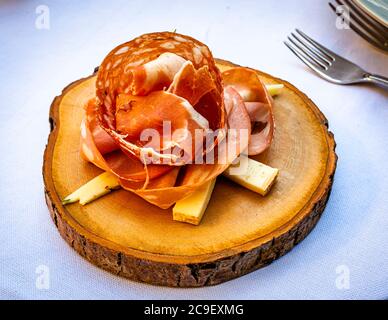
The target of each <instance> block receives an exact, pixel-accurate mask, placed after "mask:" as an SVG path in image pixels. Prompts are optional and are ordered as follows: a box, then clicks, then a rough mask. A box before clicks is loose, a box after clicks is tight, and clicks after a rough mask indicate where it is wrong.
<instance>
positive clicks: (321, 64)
mask: <svg viewBox="0 0 388 320" xmlns="http://www.w3.org/2000/svg"><path fill="white" fill-rule="evenodd" d="M291 35H292V36H294V38H296V37H295V35H294V34H293V33H291ZM287 39H288V40H289V41H290V42H291V43H292V44H293V45H294V46H295V47H297V48H298V49H299V50H300V51H302V52H303V53H304V54H305V55H306V56H307V57H309V58H310V59H311V60H312V61H314V62H315V64H317V65H319V66H320V67H321V68H322V69H325V70H327V68H328V65H326V64H325V63H324V62H323V61H321V60H320V59H319V58H317V57H316V56H315V55H313V54H312V53H311V51H310V50H308V49H307V50H306V49H305V48H304V47H302V46H301V45H299V44H298V43H297V42H295V41H294V39H293V38H291V37H290V36H288V37H287ZM296 39H297V38H296Z"/></svg>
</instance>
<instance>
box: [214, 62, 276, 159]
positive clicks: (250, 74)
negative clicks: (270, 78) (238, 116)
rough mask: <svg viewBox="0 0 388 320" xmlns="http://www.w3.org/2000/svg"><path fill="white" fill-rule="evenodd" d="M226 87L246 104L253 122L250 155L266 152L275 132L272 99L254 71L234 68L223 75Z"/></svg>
mask: <svg viewBox="0 0 388 320" xmlns="http://www.w3.org/2000/svg"><path fill="white" fill-rule="evenodd" d="M222 79H223V81H224V84H225V85H229V86H232V87H233V88H234V89H236V90H237V92H238V93H239V94H240V96H241V97H242V99H243V100H244V102H245V107H246V109H247V111H248V114H249V116H250V118H251V122H252V124H253V125H252V134H251V139H250V143H249V147H248V154H249V155H256V154H259V153H262V152H263V151H265V150H266V149H267V148H268V147H269V146H270V144H271V142H272V138H273V132H274V118H273V112H272V108H273V107H272V104H273V101H272V98H271V96H270V95H269V94H268V92H267V90H266V88H265V86H264V84H263V83H262V82H261V80H260V78H259V76H258V75H257V73H256V72H255V71H254V70H251V69H248V68H241V67H238V68H232V69H229V70H227V71H224V72H223V73H222Z"/></svg>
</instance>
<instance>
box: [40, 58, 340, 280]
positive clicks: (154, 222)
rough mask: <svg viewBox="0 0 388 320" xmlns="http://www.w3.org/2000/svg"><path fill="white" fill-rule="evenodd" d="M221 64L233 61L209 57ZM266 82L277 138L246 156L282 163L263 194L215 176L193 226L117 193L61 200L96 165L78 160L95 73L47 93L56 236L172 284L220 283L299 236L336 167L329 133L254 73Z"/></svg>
mask: <svg viewBox="0 0 388 320" xmlns="http://www.w3.org/2000/svg"><path fill="white" fill-rule="evenodd" d="M217 63H218V66H219V68H220V69H221V71H223V70H226V69H227V68H229V67H231V66H234V65H233V64H231V63H229V62H226V61H223V60H217ZM258 74H259V76H260V77H261V78H262V80H263V81H264V82H265V83H267V84H273V83H282V84H284V86H285V87H284V89H283V90H282V92H281V94H280V95H279V96H278V97H276V98H275V104H274V115H275V123H276V129H275V136H274V141H273V143H272V145H271V147H270V149H269V150H267V151H266V152H265V153H263V154H261V155H259V156H256V157H254V159H256V160H259V161H261V162H263V163H265V164H268V165H270V166H272V167H276V168H279V169H280V173H279V177H278V179H277V182H276V184H275V185H274V186H273V188H272V190H271V191H270V193H269V194H268V195H267V196H266V197H262V196H260V195H258V194H256V193H254V192H252V191H249V190H247V189H244V188H243V187H241V186H239V185H237V184H235V183H233V182H232V181H228V180H227V179H225V178H223V177H221V176H220V177H218V178H217V183H216V186H215V189H214V192H213V195H212V198H211V200H210V203H209V206H208V208H207V210H206V212H205V215H204V218H203V219H202V222H201V224H200V225H199V226H193V225H189V224H185V223H181V222H176V221H173V220H172V213H171V209H167V210H162V209H159V208H158V207H156V206H153V205H151V204H149V203H147V202H146V201H144V200H143V199H141V198H140V197H138V196H136V195H134V194H132V193H130V192H128V191H125V190H118V191H114V192H112V193H110V194H108V195H106V196H104V197H102V198H100V199H98V200H96V201H94V202H92V203H90V204H88V205H86V206H81V205H80V204H79V203H74V204H71V205H67V206H63V205H62V204H61V199H63V198H64V197H65V196H67V195H68V194H70V193H71V192H73V191H74V190H76V189H77V188H79V187H80V186H81V185H83V184H84V183H86V182H87V181H89V180H90V179H92V178H94V177H95V176H97V175H98V174H100V173H101V172H102V171H101V170H100V169H98V168H97V167H95V166H94V165H93V164H90V163H87V162H85V161H84V160H82V159H81V157H80V154H79V140H80V131H79V127H80V122H81V118H82V114H83V106H84V104H85V103H86V102H87V101H88V99H90V98H91V97H92V96H93V95H94V92H95V80H96V76H95V75H93V76H90V77H88V78H85V79H81V80H78V81H76V82H74V83H72V84H70V85H69V86H68V87H66V88H65V89H64V90H63V92H62V94H61V95H60V96H58V97H56V98H55V100H54V101H53V103H52V105H51V110H50V124H51V133H50V135H49V139H48V144H47V147H46V150H45V155H44V165H43V176H44V183H45V195H46V202H47V205H48V208H49V210H50V213H51V217H52V219H53V221H54V223H55V225H56V227H57V228H58V230H59V233H60V234H61V236H62V237H63V238H64V239H65V240H66V242H67V243H68V244H69V245H71V247H73V248H74V249H75V250H76V251H77V252H78V253H79V254H80V255H82V256H83V257H85V258H86V259H87V260H89V261H90V262H92V263H94V264H95V265H97V266H99V267H101V268H103V269H105V270H108V271H110V272H112V273H114V274H117V275H120V276H124V277H127V278H129V279H132V280H136V281H141V282H147V283H151V284H155V285H164V286H174V287H199V286H207V285H214V284H218V283H221V282H224V281H227V280H230V279H233V278H236V277H239V276H242V275H244V274H246V273H249V272H251V271H253V270H256V269H258V268H261V267H263V266H265V265H268V264H269V263H271V262H272V261H273V260H275V259H277V258H279V257H281V256H282V255H284V254H285V253H287V252H288V251H289V250H291V249H292V248H293V247H294V246H295V245H296V244H298V243H299V242H300V241H301V240H303V239H304V238H305V237H306V235H307V234H308V233H309V232H310V231H311V230H312V229H313V227H314V226H315V224H316V223H317V221H318V220H319V218H320V216H321V214H322V212H323V210H324V208H325V205H326V202H327V200H328V197H329V194H330V190H331V186H332V182H333V176H334V172H335V168H336V161H337V156H336V154H335V141H334V137H333V134H332V133H331V132H329V131H328V123H327V120H326V119H325V117H324V115H323V114H322V113H321V112H320V111H319V109H318V108H317V107H316V106H315V105H314V103H313V102H312V101H311V100H310V99H309V98H308V97H307V96H306V95H305V94H303V93H302V92H300V91H299V90H298V89H296V88H295V87H294V86H293V85H291V84H290V83H288V82H286V81H283V80H280V79H277V78H274V77H272V76H270V75H268V74H265V73H262V72H259V71H258Z"/></svg>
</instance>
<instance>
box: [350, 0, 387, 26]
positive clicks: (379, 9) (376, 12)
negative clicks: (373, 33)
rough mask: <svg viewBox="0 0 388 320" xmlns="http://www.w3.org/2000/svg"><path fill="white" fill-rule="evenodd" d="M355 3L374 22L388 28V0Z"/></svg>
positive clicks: (356, 1) (366, 0)
mask: <svg viewBox="0 0 388 320" xmlns="http://www.w3.org/2000/svg"><path fill="white" fill-rule="evenodd" d="M354 2H355V3H356V5H357V6H358V7H359V8H360V9H361V10H363V11H364V12H365V13H367V14H368V15H369V16H370V17H371V18H372V19H373V20H375V21H376V22H378V23H381V24H382V25H383V26H385V27H387V28H388V0H355V1H354Z"/></svg>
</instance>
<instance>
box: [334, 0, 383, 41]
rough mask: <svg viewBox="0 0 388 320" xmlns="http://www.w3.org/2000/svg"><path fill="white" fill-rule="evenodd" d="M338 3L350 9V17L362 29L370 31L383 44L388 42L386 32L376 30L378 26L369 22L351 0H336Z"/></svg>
mask: <svg viewBox="0 0 388 320" xmlns="http://www.w3.org/2000/svg"><path fill="white" fill-rule="evenodd" d="M336 1H337V3H338V4H339V5H341V6H346V7H348V9H349V14H350V18H351V19H352V20H353V21H355V22H356V23H357V24H358V26H359V27H360V29H363V30H364V31H366V32H367V33H369V34H370V35H371V36H373V37H374V38H375V39H376V40H379V41H381V43H382V44H383V43H384V42H386V39H385V37H384V33H383V32H382V33H380V32H379V31H377V30H376V28H375V27H374V26H373V25H371V24H370V23H368V20H367V19H366V18H365V17H363V16H362V15H361V10H360V9H358V8H355V7H354V6H353V5H352V4H351V3H350V2H349V1H346V0H345V1H342V0H336ZM349 22H352V21H349Z"/></svg>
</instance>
